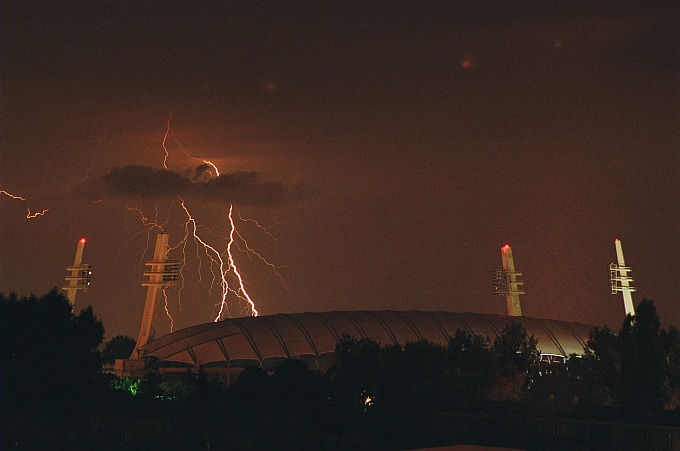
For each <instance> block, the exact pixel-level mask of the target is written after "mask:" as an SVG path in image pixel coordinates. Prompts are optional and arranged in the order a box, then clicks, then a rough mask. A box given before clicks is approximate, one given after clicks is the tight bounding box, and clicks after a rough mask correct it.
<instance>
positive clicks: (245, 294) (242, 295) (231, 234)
mask: <svg viewBox="0 0 680 451" xmlns="http://www.w3.org/2000/svg"><path fill="white" fill-rule="evenodd" d="M233 210H234V206H233V205H231V204H230V205H229V224H231V231H230V232H229V244H227V255H228V256H229V266H230V267H231V269H232V270H233V271H234V274H235V275H236V278H237V279H238V291H237V292H236V295H237V296H238V297H239V298H241V299H244V300H245V301H246V302H248V305H249V306H250V311H251V315H252V316H257V315H258V312H257V309H256V308H255V303H254V302H253V300H252V299H251V298H250V296H249V295H248V292H247V291H246V287H245V285H244V284H243V278H242V277H241V273H240V272H239V270H238V268H237V267H236V263H235V262H234V255H233V254H232V252H231V246H232V244H234V233H235V232H236V226H235V225H234V218H233V216H232V211H233ZM257 255H259V254H257ZM221 313H222V311H221V309H220V315H218V316H217V318H215V321H218V320H220V318H221V317H222V316H221Z"/></svg>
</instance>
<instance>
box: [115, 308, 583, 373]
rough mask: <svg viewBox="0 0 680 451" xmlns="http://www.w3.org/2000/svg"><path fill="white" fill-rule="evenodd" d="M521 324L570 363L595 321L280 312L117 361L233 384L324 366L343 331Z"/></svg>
mask: <svg viewBox="0 0 680 451" xmlns="http://www.w3.org/2000/svg"><path fill="white" fill-rule="evenodd" d="M511 322H519V323H520V324H522V326H523V327H524V329H525V330H526V332H527V334H528V335H530V336H531V335H533V336H534V337H535V338H537V339H538V345H537V348H538V350H539V351H540V353H541V359H542V360H543V361H549V362H564V361H565V359H567V358H568V357H569V356H570V355H572V354H577V355H582V354H583V352H584V347H585V345H586V342H587V340H588V334H589V332H590V330H591V329H592V328H593V326H590V325H586V324H580V323H573V322H563V321H557V320H551V319H539V318H530V317H526V316H521V317H517V316H502V315H493V314H479V313H451V312H441V311H440V312H424V311H392V310H384V311H345V312H340V311H334V312H319V313H292V314H276V315H268V316H257V317H242V318H231V319H225V320H223V321H219V322H213V323H206V324H199V325H196V326H193V327H188V328H186V329H182V330H179V331H177V332H173V333H170V334H168V335H165V336H162V337H159V338H157V339H155V340H153V341H151V342H149V343H147V344H146V345H144V346H143V347H141V348H139V349H138V353H139V356H138V359H135V360H119V361H117V363H116V373H117V374H118V375H119V376H121V377H122V376H133V377H139V376H141V375H143V374H146V373H147V372H149V371H152V370H153V371H158V372H160V373H166V374H167V373H182V374H183V373H185V372H186V371H187V370H192V371H197V370H202V371H204V372H205V373H206V374H208V375H210V376H211V377H214V378H217V379H219V380H221V381H223V382H225V383H227V384H229V383H231V382H232V381H233V380H234V377H235V376H237V375H238V374H239V373H240V372H241V371H242V369H243V368H245V367H248V366H251V365H258V366H260V367H262V368H263V369H265V370H267V371H273V370H274V369H275V368H276V367H277V366H278V365H279V364H280V363H281V362H282V361H283V360H285V359H287V358H291V357H292V358H298V359H301V360H303V361H305V362H306V363H307V364H308V365H309V366H310V367H312V368H316V369H321V370H324V369H326V368H328V366H329V365H330V364H331V363H332V361H333V354H334V352H335V346H336V344H337V343H338V341H339V340H340V338H342V337H343V336H344V335H349V336H352V337H355V338H357V339H360V338H372V339H374V340H376V341H377V342H379V343H380V344H381V345H383V346H385V345H400V346H403V345H404V344H405V343H407V342H415V341H419V340H427V341H430V342H432V343H435V344H442V345H447V344H448V342H449V339H450V338H451V337H453V336H454V335H455V334H456V332H457V331H458V330H463V331H466V332H468V333H470V334H473V335H479V336H482V337H488V338H490V339H491V340H493V339H494V338H495V337H497V336H498V334H499V333H500V332H501V331H502V330H503V328H504V327H505V325H506V324H508V323H511Z"/></svg>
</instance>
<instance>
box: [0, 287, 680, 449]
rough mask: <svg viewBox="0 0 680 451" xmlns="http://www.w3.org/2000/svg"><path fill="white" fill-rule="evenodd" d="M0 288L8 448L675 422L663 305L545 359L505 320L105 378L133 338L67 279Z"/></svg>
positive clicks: (270, 444) (272, 445)
mask: <svg viewBox="0 0 680 451" xmlns="http://www.w3.org/2000/svg"><path fill="white" fill-rule="evenodd" d="M0 300H1V306H0V308H1V311H0V321H1V322H2V323H1V325H0V326H1V327H0V334H1V342H0V345H1V346H2V348H1V350H2V354H1V361H2V429H3V434H2V436H3V441H4V443H3V445H5V446H3V449H6V448H7V447H12V446H14V447H29V446H34V447H40V446H44V447H46V448H64V447H69V448H78V447H80V448H93V449H94V448H97V449H102V448H105V449H120V448H121V447H123V448H127V449H150V448H154V447H157V446H158V445H159V444H160V445H162V446H163V447H165V448H173V449H207V448H211V449H254V448H257V449H261V448H265V449H280V448H288V449H299V448H307V449H320V448H322V449H346V448H365V449H375V448H381V449H408V448H417V447H426V446H438V445H447V444H454V443H464V442H467V443H477V444H489V445H495V446H518V445H522V446H525V447H526V446H528V445H530V443H529V444H527V442H526V441H525V442H522V441H516V440H515V441H513V440H514V439H513V436H512V431H510V430H502V429H501V430H498V429H496V430H495V432H494V431H492V430H490V429H488V428H483V429H482V431H483V432H480V430H478V431H477V432H475V433H471V432H469V431H471V430H474V429H475V424H474V423H475V422H477V423H480V424H481V423H483V422H484V421H486V422H487V423H488V422H489V421H491V423H493V422H494V421H496V420H495V419H499V421H500V420H503V421H505V420H506V419H507V418H563V419H578V420H579V421H584V420H588V421H590V420H592V421H594V422H597V421H605V420H606V421H619V422H622V423H631V422H634V423H649V424H656V425H663V424H678V423H680V415H679V414H680V334H679V333H678V331H677V330H676V329H675V328H673V327H670V328H669V329H668V330H663V329H661V328H660V326H659V318H658V316H657V314H656V310H655V308H654V304H653V302H652V301H646V300H645V301H643V302H642V303H640V305H639V306H638V309H637V316H636V317H634V318H631V317H628V318H626V320H625V322H624V324H623V326H622V328H621V330H620V331H619V332H618V333H616V334H615V333H613V332H612V331H610V330H608V329H606V328H605V329H595V330H593V331H592V332H591V339H590V341H589V344H588V348H587V349H586V350H585V355H584V356H583V357H576V356H573V357H572V358H570V359H569V360H568V361H567V362H566V363H565V364H557V363H553V364H548V363H542V362H540V361H539V352H538V349H540V343H537V340H536V339H535V338H534V337H532V336H528V335H527V333H526V331H525V330H524V329H523V328H522V326H521V325H520V324H519V323H509V324H508V325H507V326H506V328H505V329H504V330H503V331H502V332H501V333H500V335H499V336H498V337H496V338H495V339H494V340H490V339H489V338H487V337H479V336H473V335H470V334H469V333H467V332H464V331H458V332H457V333H456V334H455V335H454V336H453V337H451V339H450V341H449V343H448V344H447V345H446V346H442V345H437V344H433V343H430V342H426V341H420V342H415V343H406V344H404V346H403V347H402V346H396V345H391V346H381V345H380V344H379V343H377V342H375V341H374V340H371V339H356V338H354V337H349V336H345V337H343V338H342V339H341V340H340V342H339V343H338V344H337V346H336V357H335V362H334V363H333V365H332V366H331V367H330V368H329V370H328V371H326V372H323V373H322V372H319V371H314V370H311V369H310V368H309V367H308V366H307V365H306V364H305V363H303V362H302V361H300V360H295V359H288V360H286V361H284V362H283V363H282V364H281V365H280V366H279V367H278V368H277V369H276V370H275V371H274V372H273V373H272V374H267V373H266V372H265V371H263V370H262V369H260V368H259V367H257V366H252V367H249V368H246V369H245V370H244V371H243V373H241V375H240V376H239V377H238V379H237V380H236V381H235V383H233V384H232V386H230V387H224V386H222V385H221V384H220V383H218V382H216V381H213V380H210V379H209V378H208V377H206V375H205V374H204V373H203V372H202V371H199V372H197V373H196V372H187V373H186V374H184V376H183V377H180V378H177V377H175V378H168V377H167V376H166V377H165V378H164V377H163V376H161V375H158V374H156V373H151V374H150V375H149V376H147V377H146V378H145V379H144V380H133V379H130V378H125V379H121V380H119V379H118V378H116V377H115V376H112V375H108V374H103V373H102V371H101V368H102V363H103V362H111V361H113V359H114V358H120V357H127V356H129V354H130V353H131V349H133V348H134V340H131V339H129V338H127V337H120V336H119V337H114V338H113V339H112V340H110V341H109V342H107V343H106V344H104V345H103V344H102V341H103V336H104V328H103V325H102V324H101V322H100V321H98V320H97V319H96V317H95V316H94V315H93V312H92V310H91V309H90V308H88V309H85V310H83V311H81V312H80V313H78V314H75V313H73V312H72V311H71V307H70V305H69V304H68V301H67V300H66V299H65V297H64V296H62V295H61V294H59V293H58V292H57V291H56V290H53V291H52V292H50V293H48V294H47V295H45V296H43V297H35V296H31V297H28V298H18V297H17V296H15V295H10V296H5V295H0ZM461 418H463V419H464V421H462V422H461V420H460V419H461ZM477 419H478V420H477ZM489 419H491V420H489ZM463 424H464V425H466V426H465V427H463V426H462V425H463ZM466 430H469V431H468V432H469V433H466ZM494 434H495V435H496V436H494ZM573 444H574V443H567V444H566V445H565V446H567V447H571V445H573ZM583 446H584V447H585V448H584V449H594V448H593V447H592V444H590V445H587V444H585V445H583ZM529 447H530V446H529Z"/></svg>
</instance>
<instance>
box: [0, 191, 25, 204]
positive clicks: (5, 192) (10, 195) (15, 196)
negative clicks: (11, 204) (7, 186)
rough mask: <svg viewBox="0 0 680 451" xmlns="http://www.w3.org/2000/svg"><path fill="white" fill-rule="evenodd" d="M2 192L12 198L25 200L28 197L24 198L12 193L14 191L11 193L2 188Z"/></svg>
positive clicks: (0, 192)
mask: <svg viewBox="0 0 680 451" xmlns="http://www.w3.org/2000/svg"><path fill="white" fill-rule="evenodd" d="M0 194H4V195H6V196H9V197H10V198H11V199H15V200H22V201H25V200H26V199H24V198H23V197H21V196H17V195H15V194H12V193H10V192H8V191H5V190H4V189H1V190H0Z"/></svg>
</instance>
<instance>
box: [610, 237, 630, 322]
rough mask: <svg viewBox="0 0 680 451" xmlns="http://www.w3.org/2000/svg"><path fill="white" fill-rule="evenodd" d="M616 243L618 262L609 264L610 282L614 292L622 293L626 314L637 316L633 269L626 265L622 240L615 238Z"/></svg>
mask: <svg viewBox="0 0 680 451" xmlns="http://www.w3.org/2000/svg"><path fill="white" fill-rule="evenodd" d="M614 244H615V245H616V260H617V262H618V263H612V264H610V265H609V283H610V284H611V288H612V294H616V293H622V294H623V307H624V308H625V309H626V315H630V316H635V308H634V307H633V297H632V295H631V293H632V292H633V291H635V288H633V286H632V285H631V284H632V283H633V278H632V277H631V276H630V272H631V269H630V267H629V266H626V263H625V262H624V260H623V248H622V247H621V240H619V239H618V238H617V239H615V240H614Z"/></svg>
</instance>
